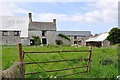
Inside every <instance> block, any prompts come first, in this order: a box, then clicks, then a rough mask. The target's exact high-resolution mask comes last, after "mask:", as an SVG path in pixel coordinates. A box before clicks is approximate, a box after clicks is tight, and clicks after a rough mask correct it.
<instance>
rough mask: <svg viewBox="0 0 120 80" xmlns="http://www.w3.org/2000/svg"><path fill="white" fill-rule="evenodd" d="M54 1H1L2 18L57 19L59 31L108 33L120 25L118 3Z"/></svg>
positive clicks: (113, 0) (44, 20) (113, 1)
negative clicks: (30, 17)
mask: <svg viewBox="0 0 120 80" xmlns="http://www.w3.org/2000/svg"><path fill="white" fill-rule="evenodd" d="M69 1H70V2H68V1H65V2H64V1H61V2H60V1H59V2H57V1H55V0H52V2H40V1H38V2H35V1H31V2H27V1H26V2H15V1H13V2H4V3H3V2H1V3H0V16H28V13H29V12H32V13H33V21H42V22H46V21H50V22H51V21H53V18H56V21H57V30H58V31H61V30H62V31H84V30H85V31H88V30H89V31H91V32H92V34H97V33H102V32H108V31H109V30H110V29H111V28H113V27H115V26H118V1H117V0H91V1H92V2H91V1H90V0H86V2H85V1H84V2H82V1H77V2H75V1H74V0H69Z"/></svg>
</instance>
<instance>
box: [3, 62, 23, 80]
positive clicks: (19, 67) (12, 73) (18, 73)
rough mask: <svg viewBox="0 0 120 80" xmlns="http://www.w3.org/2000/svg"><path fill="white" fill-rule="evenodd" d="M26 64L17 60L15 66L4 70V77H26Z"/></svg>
mask: <svg viewBox="0 0 120 80" xmlns="http://www.w3.org/2000/svg"><path fill="white" fill-rule="evenodd" d="M24 77H25V65H24V64H23V63H21V62H15V63H14V65H13V66H11V67H10V68H8V69H6V70H4V71H2V78H3V79H4V78H24Z"/></svg>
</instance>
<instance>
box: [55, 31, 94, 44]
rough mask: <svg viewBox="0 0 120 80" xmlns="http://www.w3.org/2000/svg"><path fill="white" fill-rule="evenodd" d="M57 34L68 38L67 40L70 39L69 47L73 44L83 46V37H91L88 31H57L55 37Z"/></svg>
mask: <svg viewBox="0 0 120 80" xmlns="http://www.w3.org/2000/svg"><path fill="white" fill-rule="evenodd" d="M59 33H62V34H65V35H67V36H69V38H70V39H71V42H70V44H71V45H73V44H78V45H84V44H85V41H84V40H85V37H87V36H88V38H89V37H90V36H92V35H91V32H90V31H57V35H58V34H59ZM66 44H67V43H66ZM68 44H69V43H68Z"/></svg>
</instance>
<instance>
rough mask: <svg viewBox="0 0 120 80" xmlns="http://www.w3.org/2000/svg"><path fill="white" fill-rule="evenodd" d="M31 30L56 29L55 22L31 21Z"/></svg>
mask: <svg viewBox="0 0 120 80" xmlns="http://www.w3.org/2000/svg"><path fill="white" fill-rule="evenodd" d="M29 30H56V25H55V24H54V23H53V22H30V23H29Z"/></svg>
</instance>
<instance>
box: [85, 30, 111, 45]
mask: <svg viewBox="0 0 120 80" xmlns="http://www.w3.org/2000/svg"><path fill="white" fill-rule="evenodd" d="M108 34H109V33H108V32H104V33H101V34H98V35H95V36H94V37H92V38H89V39H87V40H86V41H85V42H86V46H91V45H92V46H95V47H102V46H108V45H110V41H108V40H106V38H107V36H108Z"/></svg>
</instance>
